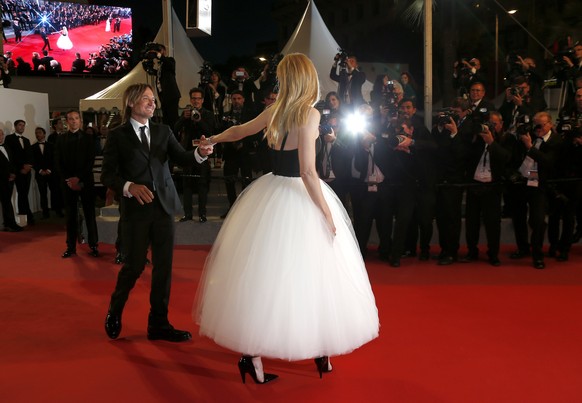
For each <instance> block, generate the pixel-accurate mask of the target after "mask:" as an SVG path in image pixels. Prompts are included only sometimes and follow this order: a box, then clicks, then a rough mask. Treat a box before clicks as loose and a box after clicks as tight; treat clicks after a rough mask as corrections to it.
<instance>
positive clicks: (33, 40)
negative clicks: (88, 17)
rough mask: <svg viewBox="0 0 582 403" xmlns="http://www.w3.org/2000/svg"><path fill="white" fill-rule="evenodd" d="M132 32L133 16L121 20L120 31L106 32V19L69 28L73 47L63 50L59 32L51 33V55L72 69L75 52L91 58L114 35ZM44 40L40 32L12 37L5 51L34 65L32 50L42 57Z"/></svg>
mask: <svg viewBox="0 0 582 403" xmlns="http://www.w3.org/2000/svg"><path fill="white" fill-rule="evenodd" d="M129 33H131V18H128V19H125V20H122V21H121V31H120V32H116V33H113V32H111V31H110V32H105V21H102V22H101V23H99V25H85V26H82V27H78V28H73V29H70V30H69V37H70V38H71V42H73V48H72V49H70V50H62V49H59V48H58V46H57V40H58V39H59V36H60V35H59V34H58V33H56V34H52V35H49V41H50V44H51V48H52V51H50V52H49V55H50V56H52V57H53V58H54V59H55V60H57V61H58V62H59V63H61V67H62V68H63V71H71V65H72V64H73V60H75V53H76V52H79V53H80V54H81V57H82V58H83V59H85V60H86V61H88V60H89V53H98V52H99V46H100V45H107V44H109V40H110V39H111V38H113V37H114V36H121V35H125V34H129ZM43 45H44V42H43V41H42V38H41V37H40V35H38V34H32V35H28V36H24V35H23V36H22V42H19V43H16V44H15V43H14V38H10V42H9V43H5V44H4V53H6V52H7V51H11V52H12V58H13V59H14V61H16V58H17V57H19V56H21V57H22V58H23V59H24V61H26V62H28V63H30V64H31V66H32V52H38V53H39V54H40V57H42V47H43Z"/></svg>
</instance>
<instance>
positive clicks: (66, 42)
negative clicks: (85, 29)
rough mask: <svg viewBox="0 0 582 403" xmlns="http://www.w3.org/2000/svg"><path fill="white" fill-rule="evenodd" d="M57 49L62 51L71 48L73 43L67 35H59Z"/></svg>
mask: <svg viewBox="0 0 582 403" xmlns="http://www.w3.org/2000/svg"><path fill="white" fill-rule="evenodd" d="M57 47H58V48H59V49H63V50H69V49H72V48H73V42H71V39H70V38H69V36H68V35H61V36H59V39H57Z"/></svg>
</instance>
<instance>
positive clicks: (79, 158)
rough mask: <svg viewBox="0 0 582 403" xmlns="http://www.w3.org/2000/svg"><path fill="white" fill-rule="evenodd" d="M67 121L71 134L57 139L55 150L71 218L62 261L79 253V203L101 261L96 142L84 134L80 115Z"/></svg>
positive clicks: (91, 245)
mask: <svg viewBox="0 0 582 403" xmlns="http://www.w3.org/2000/svg"><path fill="white" fill-rule="evenodd" d="M66 117H67V126H68V129H69V130H68V131H67V132H66V133H64V134H62V135H60V136H59V137H58V138H57V144H56V149H55V166H56V169H57V170H58V173H59V178H60V182H61V183H60V185H61V189H62V192H63V198H64V201H65V214H66V217H67V249H66V250H65V252H64V253H63V255H62V257H63V258H69V257H71V256H73V255H75V254H76V253H77V238H78V235H79V233H78V231H79V226H78V215H79V212H78V208H77V205H78V202H79V199H81V205H82V206H83V214H84V216H85V224H86V226H87V236H88V241H89V248H90V252H89V254H90V255H91V256H93V257H98V256H99V250H98V249H97V242H98V236H97V222H96V220H95V193H94V190H95V182H94V181H95V180H94V178H93V164H94V162H95V144H94V141H93V138H92V137H90V136H88V135H87V134H86V133H84V132H83V131H82V130H81V116H80V114H79V112H77V111H69V112H67V115H66Z"/></svg>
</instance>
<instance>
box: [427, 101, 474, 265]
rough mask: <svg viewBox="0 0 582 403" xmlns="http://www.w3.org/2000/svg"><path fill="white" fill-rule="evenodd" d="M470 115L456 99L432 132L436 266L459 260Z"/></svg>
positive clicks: (466, 106) (467, 104) (467, 107)
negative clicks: (434, 147)
mask: <svg viewBox="0 0 582 403" xmlns="http://www.w3.org/2000/svg"><path fill="white" fill-rule="evenodd" d="M470 114H471V104H470V102H469V101H468V100H467V99H465V98H462V97H458V98H455V99H454V101H453V104H452V107H451V108H449V109H448V110H447V111H445V112H444V113H441V114H440V115H439V116H438V120H437V124H436V126H435V127H434V129H433V131H432V136H433V138H434V139H435V141H436V143H437V151H436V158H437V175H438V183H439V187H438V189H437V201H436V222H437V228H438V233H439V244H440V247H441V253H440V255H439V261H438V264H439V265H450V264H452V263H454V262H456V261H457V257H458V256H457V255H458V251H459V238H460V236H461V210H462V202H463V192H464V188H463V186H462V185H461V184H463V183H464V182H465V178H466V168H467V157H468V155H469V154H468V150H469V148H470V144H471V141H472V139H473V136H474V134H475V129H474V127H473V120H472V119H470Z"/></svg>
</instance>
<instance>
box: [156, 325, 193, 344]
mask: <svg viewBox="0 0 582 403" xmlns="http://www.w3.org/2000/svg"><path fill="white" fill-rule="evenodd" d="M191 339H192V334H191V333H190V332H188V331H186V330H178V329H174V327H173V326H172V325H170V326H169V327H163V328H156V327H149V326H148V340H165V341H171V342H174V343H179V342H182V341H188V340H191Z"/></svg>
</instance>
